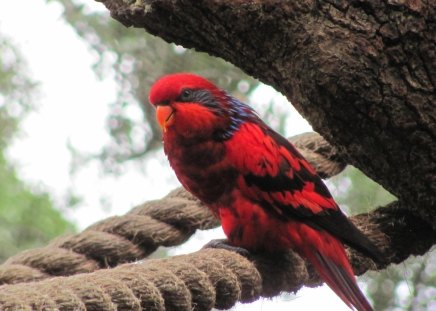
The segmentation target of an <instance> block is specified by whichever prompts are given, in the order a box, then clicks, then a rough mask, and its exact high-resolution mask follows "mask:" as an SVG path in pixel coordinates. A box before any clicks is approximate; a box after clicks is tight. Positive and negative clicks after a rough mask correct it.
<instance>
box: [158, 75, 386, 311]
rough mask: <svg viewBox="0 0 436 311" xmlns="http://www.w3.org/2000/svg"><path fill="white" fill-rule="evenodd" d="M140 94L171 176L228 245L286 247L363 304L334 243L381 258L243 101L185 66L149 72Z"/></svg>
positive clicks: (348, 299) (364, 309) (351, 302)
mask: <svg viewBox="0 0 436 311" xmlns="http://www.w3.org/2000/svg"><path fill="white" fill-rule="evenodd" d="M150 102H151V104H152V105H154V106H155V107H156V114H157V120H158V122H159V124H160V125H161V127H162V129H163V142H164V151H165V153H166V155H167V157H168V159H169V162H170V164H171V166H172V168H173V169H174V171H175V173H176V175H177V177H178V179H179V180H180V182H181V183H182V185H183V186H184V187H185V188H186V189H187V190H188V191H189V192H191V193H192V194H194V195H195V196H196V197H198V198H199V199H200V200H201V201H202V202H204V203H205V204H206V205H207V206H208V207H209V208H210V209H211V210H212V212H213V213H214V214H215V215H216V216H217V217H219V218H220V220H221V224H222V227H223V230H224V232H225V234H226V236H227V238H228V242H229V244H230V245H232V246H234V247H241V248H244V249H247V250H249V251H268V252H276V251H283V250H287V249H290V248H292V249H294V250H296V251H297V252H298V253H299V254H301V256H303V257H304V258H306V259H307V260H309V261H310V262H311V263H312V264H313V266H314V267H315V268H316V270H317V271H318V273H319V275H320V276H321V278H322V279H323V280H324V281H325V282H326V283H327V284H328V285H329V286H330V287H331V288H332V290H333V291H335V293H336V294H337V295H338V296H339V297H340V298H341V299H342V300H343V301H344V302H345V303H346V304H347V306H348V307H350V308H351V309H353V307H354V308H355V309H357V310H359V311H368V310H372V308H371V306H370V304H369V303H368V301H367V300H366V298H365V296H364V295H363V294H362V292H361V291H360V289H359V287H358V286H357V283H356V279H355V276H354V273H353V270H352V268H351V265H350V263H349V261H348V259H347V256H346V254H345V250H344V246H343V244H342V243H346V244H348V245H350V246H351V247H353V248H355V249H356V250H358V251H360V252H362V253H363V254H365V255H367V256H369V257H371V258H372V259H374V260H375V261H377V262H382V261H383V259H382V256H381V255H380V253H379V251H378V249H377V248H376V247H375V246H374V245H373V244H372V243H371V242H370V241H369V239H368V238H367V237H365V236H364V235H363V234H362V233H361V232H360V231H359V230H358V229H357V228H356V227H355V226H354V225H353V224H352V223H351V222H350V221H349V220H348V219H347V217H346V216H345V215H344V214H343V213H342V212H341V210H340V209H339V207H338V205H337V204H336V202H335V201H334V200H333V198H332V196H331V194H330V193H329V191H328V190H327V187H326V186H325V185H324V183H323V182H322V180H321V178H320V177H319V176H318V175H317V174H316V172H315V170H314V169H313V168H312V167H311V166H310V165H309V163H308V162H307V161H306V160H305V159H304V158H303V157H302V156H301V154H300V153H299V152H298V151H297V150H296V149H295V147H294V146H293V145H292V144H291V143H290V142H289V141H288V140H287V139H285V138H284V137H282V136H280V135H279V134H278V133H276V132H275V131H274V130H272V129H271V128H270V127H269V126H268V125H266V124H265V123H264V122H263V121H262V120H261V119H260V118H259V117H258V116H257V114H256V113H255V112H254V111H253V109H251V108H250V107H249V106H248V105H246V104H244V103H242V102H240V101H239V100H237V99H236V98H234V97H232V96H230V95H229V94H228V93H226V92H225V91H223V90H221V89H219V88H217V87H216V86H215V85H214V84H212V83H211V82H209V81H208V80H206V79H204V78H202V77H199V76H196V75H193V74H185V73H179V74H171V75H167V76H164V77H163V78H161V79H159V80H158V81H157V82H156V83H155V84H154V85H153V86H152V88H151V91H150Z"/></svg>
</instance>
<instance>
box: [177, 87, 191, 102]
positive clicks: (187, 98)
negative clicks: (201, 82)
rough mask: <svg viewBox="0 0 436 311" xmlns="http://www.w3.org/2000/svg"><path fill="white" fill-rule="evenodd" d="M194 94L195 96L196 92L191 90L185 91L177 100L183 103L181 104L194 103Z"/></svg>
mask: <svg viewBox="0 0 436 311" xmlns="http://www.w3.org/2000/svg"><path fill="white" fill-rule="evenodd" d="M193 94H194V91H193V90H191V89H183V90H182V91H181V92H180V95H179V97H178V98H177V100H178V101H181V102H188V101H192V99H193Z"/></svg>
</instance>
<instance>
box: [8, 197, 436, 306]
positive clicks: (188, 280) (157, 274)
mask: <svg viewBox="0 0 436 311" xmlns="http://www.w3.org/2000/svg"><path fill="white" fill-rule="evenodd" d="M352 220H353V221H354V222H355V223H356V224H357V225H358V226H359V227H360V228H364V232H365V234H367V235H369V237H370V238H371V239H372V240H374V241H375V242H376V244H378V245H379V246H381V247H382V249H384V251H385V252H386V255H387V257H388V258H390V261H391V262H400V261H402V260H404V259H405V257H407V256H409V255H410V254H415V255H417V254H422V253H425V252H427V251H428V249H429V248H430V247H431V246H432V245H433V244H434V243H435V242H436V231H434V230H433V229H432V228H431V227H430V226H429V225H428V224H427V223H426V222H424V221H422V220H421V219H419V218H417V217H415V216H414V215H413V214H412V213H410V211H408V210H407V209H405V208H401V206H400V205H399V204H398V203H397V202H396V203H392V204H390V205H389V206H386V207H383V208H379V209H377V210H375V211H373V212H371V213H368V214H362V215H359V216H357V217H353V218H352ZM411 228H412V229H413V230H410V229H411ZM423 237H425V238H424V240H425V241H422V243H419V246H418V245H417V243H413V241H414V240H415V239H417V238H420V239H421V240H422V239H423ZM399 240H401V241H402V242H403V244H401V246H400V248H398V245H399V243H398V241H399ZM405 240H406V241H405ZM404 242H406V243H404ZM404 249H407V252H403V251H404ZM350 257H351V259H352V263H353V267H354V269H355V270H356V271H358V273H359V274H360V273H363V272H364V271H366V270H368V269H374V268H376V267H375V265H374V263H372V262H371V261H370V260H368V259H366V258H364V257H361V256H360V255H359V254H358V253H357V252H354V251H350ZM312 271H313V269H311V267H306V266H305V262H304V261H303V260H302V259H301V258H300V257H299V256H298V255H296V254H295V253H293V252H292V251H289V252H287V253H277V254H254V255H253V257H252V258H250V260H249V259H247V258H244V257H242V256H240V255H238V254H236V253H233V252H229V251H226V250H222V249H203V250H200V251H198V252H196V253H193V254H189V255H183V256H176V257H172V258H168V259H154V260H143V261H139V262H135V263H129V264H123V265H120V266H118V267H116V268H113V269H101V270H97V271H95V272H93V273H89V274H78V275H73V276H70V277H54V278H50V279H46V280H42V281H39V282H30V283H21V284H13V285H3V286H0V310H65V311H68V310H99V311H115V310H153V311H154V310H156V311H161V310H167V311H169V310H182V311H184V310H194V309H195V310H199V311H202V310H211V309H212V308H213V307H215V308H218V309H228V308H231V307H232V306H234V305H235V304H236V303H237V302H251V301H254V300H256V299H258V298H259V297H272V296H275V295H278V294H279V293H280V292H283V291H286V292H295V291H297V290H298V289H299V288H300V287H301V286H303V285H308V286H317V285H319V284H320V281H319V279H318V277H317V276H316V274H314V273H312Z"/></svg>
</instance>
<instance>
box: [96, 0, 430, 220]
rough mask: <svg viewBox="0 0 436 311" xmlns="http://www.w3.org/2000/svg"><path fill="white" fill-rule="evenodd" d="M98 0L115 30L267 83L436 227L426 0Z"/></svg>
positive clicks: (348, 156)
mask: <svg viewBox="0 0 436 311" xmlns="http://www.w3.org/2000/svg"><path fill="white" fill-rule="evenodd" d="M101 2H103V3H104V5H106V7H107V8H108V9H109V10H110V12H111V15H112V16H113V17H114V18H116V19H117V20H119V21H120V22H121V23H123V24H124V25H126V26H134V27H140V28H145V29H146V30H147V31H148V32H150V33H152V34H155V35H157V36H160V37H162V38H164V39H165V40H167V41H169V42H175V43H177V44H181V45H183V46H185V47H190V48H195V49H197V50H200V51H205V52H208V53H209V54H211V55H214V56H219V57H222V58H224V59H225V60H228V61H230V62H231V63H233V64H235V65H236V66H238V67H240V68H242V69H243V70H244V71H246V72H247V73H248V74H250V75H252V76H254V77H256V78H258V79H260V80H261V81H263V82H266V83H267V84H270V85H272V86H274V87H275V88H276V89H277V90H279V91H281V92H282V93H283V94H285V95H286V96H287V97H288V99H289V100H290V101H291V102H292V103H293V105H294V106H295V107H296V108H297V109H298V111H299V112H300V113H302V114H303V115H304V116H305V117H306V118H307V119H308V120H309V121H310V123H311V125H312V126H313V128H314V129H315V130H316V131H317V132H319V133H322V135H323V136H324V137H325V138H326V139H327V140H328V141H329V142H330V143H332V144H334V145H335V146H337V147H338V148H339V150H340V153H341V155H342V156H343V157H344V158H345V159H346V161H347V163H350V164H353V165H354V166H356V167H358V168H359V169H360V170H362V171H363V172H364V173H365V174H366V175H368V176H369V177H371V178H372V179H374V180H375V181H376V182H378V183H379V184H381V185H383V186H384V187H385V188H386V189H388V190H389V191H390V192H392V193H393V194H395V195H396V196H397V197H398V198H400V199H401V201H402V202H405V205H406V206H407V208H409V209H411V210H412V211H414V212H415V213H417V214H419V215H421V216H422V218H423V219H425V220H426V221H428V222H429V223H430V224H432V226H434V227H435V228H436V213H435V209H434V207H435V206H436V179H435V178H434V176H435V175H436V104H435V102H436V92H435V85H436V54H435V53H434V51H435V50H436V41H435V39H434V31H435V28H436V25H435V20H436V3H435V2H434V1H384V0H375V1H373V0H371V1H370V0H361V1H331V0H303V1H277V0H263V1H249V2H247V1H234V0H211V1H197V0H183V1H182V0H172V1H169V0H140V1H136V2H134V3H133V1H123V0H101Z"/></svg>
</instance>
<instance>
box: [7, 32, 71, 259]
mask: <svg viewBox="0 0 436 311" xmlns="http://www.w3.org/2000/svg"><path fill="white" fill-rule="evenodd" d="M0 38H1V39H0V262H2V261H4V260H5V259H6V258H8V257H10V256H11V255H13V254H15V253H16V252H18V251H20V250H24V249H28V248H33V247H36V246H41V245H43V244H45V243H46V242H47V241H48V240H50V239H52V238H54V237H55V236H58V235H60V234H62V233H64V232H66V231H72V230H73V227H72V225H71V224H70V223H68V222H67V221H66V220H65V219H64V218H63V217H62V215H61V213H60V212H59V211H58V210H56V209H54V208H53V203H52V201H51V199H50V197H49V195H48V194H46V193H44V192H41V191H36V190H35V189H32V188H31V187H29V186H28V185H26V183H25V182H23V181H22V180H20V179H19V177H18V176H17V174H16V171H15V168H14V165H12V164H11V163H10V161H9V160H8V159H7V158H6V151H7V146H8V145H9V144H10V143H11V142H12V141H13V139H14V138H15V136H16V135H17V133H19V131H18V129H19V122H20V121H21V120H22V119H23V117H24V116H25V115H26V113H27V112H29V111H30V110H32V109H33V108H34V106H33V103H34V102H33V101H32V99H33V98H34V97H35V96H36V95H37V94H36V92H35V91H36V89H35V87H36V84H35V83H34V82H32V81H31V80H30V79H29V78H28V77H27V75H26V70H25V66H24V64H23V61H22V58H21V56H20V54H19V53H18V51H17V49H16V48H14V47H13V45H12V44H11V40H10V39H8V38H5V37H4V36H0Z"/></svg>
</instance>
